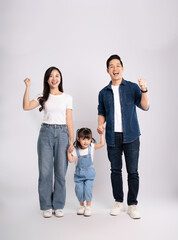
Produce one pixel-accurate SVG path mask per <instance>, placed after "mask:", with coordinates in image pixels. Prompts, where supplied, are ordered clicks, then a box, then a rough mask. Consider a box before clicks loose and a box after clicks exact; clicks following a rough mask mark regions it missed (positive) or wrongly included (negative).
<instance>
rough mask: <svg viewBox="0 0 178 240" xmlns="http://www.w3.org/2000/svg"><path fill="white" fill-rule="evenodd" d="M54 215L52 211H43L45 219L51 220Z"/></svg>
mask: <svg viewBox="0 0 178 240" xmlns="http://www.w3.org/2000/svg"><path fill="white" fill-rule="evenodd" d="M52 213H53V211H52V209H48V210H45V211H43V217H44V218H50V217H52Z"/></svg>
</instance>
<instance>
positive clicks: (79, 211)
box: [77, 206, 85, 215]
mask: <svg viewBox="0 0 178 240" xmlns="http://www.w3.org/2000/svg"><path fill="white" fill-rule="evenodd" d="M84 212H85V206H80V207H79V208H78V210H77V215H83V214H84Z"/></svg>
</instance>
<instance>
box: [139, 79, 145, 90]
mask: <svg viewBox="0 0 178 240" xmlns="http://www.w3.org/2000/svg"><path fill="white" fill-rule="evenodd" d="M138 84H139V86H140V88H141V90H143V91H145V90H146V89H147V88H146V80H145V79H143V78H140V79H138Z"/></svg>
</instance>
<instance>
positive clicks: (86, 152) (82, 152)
mask: <svg viewBox="0 0 178 240" xmlns="http://www.w3.org/2000/svg"><path fill="white" fill-rule="evenodd" d="M94 146H95V144H94V143H91V159H92V161H93V157H94V151H95V148H94ZM79 153H80V155H81V156H85V155H88V148H85V149H81V148H79ZM71 154H72V155H73V156H74V157H75V165H76V166H77V162H78V155H77V151H76V148H74V150H73V152H72V153H71Z"/></svg>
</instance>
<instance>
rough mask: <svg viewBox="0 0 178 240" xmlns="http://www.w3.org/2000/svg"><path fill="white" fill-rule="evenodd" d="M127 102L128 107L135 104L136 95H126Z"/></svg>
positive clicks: (128, 93) (129, 93)
mask: <svg viewBox="0 0 178 240" xmlns="http://www.w3.org/2000/svg"><path fill="white" fill-rule="evenodd" d="M125 102H126V104H127V105H131V104H134V95H133V93H132V92H127V93H125Z"/></svg>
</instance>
